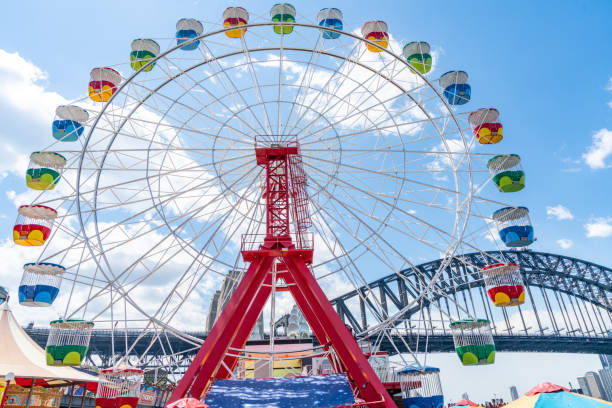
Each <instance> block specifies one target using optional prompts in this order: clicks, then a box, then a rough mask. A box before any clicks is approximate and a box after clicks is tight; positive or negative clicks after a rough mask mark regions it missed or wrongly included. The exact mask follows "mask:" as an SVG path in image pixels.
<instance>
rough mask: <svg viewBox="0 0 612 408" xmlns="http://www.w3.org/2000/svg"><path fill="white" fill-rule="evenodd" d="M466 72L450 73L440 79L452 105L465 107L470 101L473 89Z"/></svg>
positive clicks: (445, 95)
mask: <svg viewBox="0 0 612 408" xmlns="http://www.w3.org/2000/svg"><path fill="white" fill-rule="evenodd" d="M467 81H468V74H467V72H465V71H448V72H447V73H445V74H444V75H442V76H441V77H440V87H441V88H442V89H443V90H444V97H445V98H446V100H447V101H448V103H449V104H450V105H464V104H466V103H468V102H469V101H470V98H471V96H472V87H471V86H470V85H469V84H468V83H467Z"/></svg>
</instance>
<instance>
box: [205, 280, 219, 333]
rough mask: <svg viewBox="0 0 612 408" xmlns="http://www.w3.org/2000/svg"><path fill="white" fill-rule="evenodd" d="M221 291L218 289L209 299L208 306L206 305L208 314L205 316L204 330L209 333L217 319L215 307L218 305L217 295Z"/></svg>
mask: <svg viewBox="0 0 612 408" xmlns="http://www.w3.org/2000/svg"><path fill="white" fill-rule="evenodd" d="M220 296H221V291H220V290H218V291H216V292H215V294H214V295H213V297H212V299H211V300H210V306H208V315H207V316H206V332H208V333H210V331H211V330H212V327H213V325H214V324H215V321H216V320H217V307H218V306H219V297H220Z"/></svg>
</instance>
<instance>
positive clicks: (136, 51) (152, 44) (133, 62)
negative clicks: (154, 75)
mask: <svg viewBox="0 0 612 408" xmlns="http://www.w3.org/2000/svg"><path fill="white" fill-rule="evenodd" d="M158 55H159V44H158V43H157V41H154V40H151V39H150V38H138V39H136V40H134V41H132V52H130V66H131V67H132V69H133V70H134V71H138V70H139V69H140V68H142V67H144V66H145V65H147V64H148V63H149V62H151V61H153V60H154V59H155V58H157V56H158ZM154 66H155V63H152V64H151V65H149V66H148V67H146V68H145V69H144V71H151V70H152V69H153V67H154Z"/></svg>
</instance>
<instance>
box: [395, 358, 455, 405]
mask: <svg viewBox="0 0 612 408" xmlns="http://www.w3.org/2000/svg"><path fill="white" fill-rule="evenodd" d="M398 375H399V378H400V386H401V388H402V399H403V400H404V407H405V408H442V407H444V395H443V394H442V383H441V382H440V369H439V368H436V367H429V366H418V365H412V366H410V367H406V368H404V369H403V370H401V371H399V372H398Z"/></svg>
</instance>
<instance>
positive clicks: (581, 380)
mask: <svg viewBox="0 0 612 408" xmlns="http://www.w3.org/2000/svg"><path fill="white" fill-rule="evenodd" d="M578 386H580V389H581V390H582V393H583V394H584V395H586V396H587V397H590V396H591V390H590V389H589V384H587V380H586V378H585V377H578Z"/></svg>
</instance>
